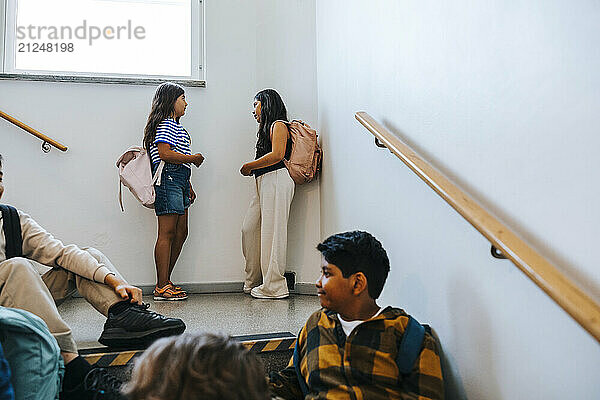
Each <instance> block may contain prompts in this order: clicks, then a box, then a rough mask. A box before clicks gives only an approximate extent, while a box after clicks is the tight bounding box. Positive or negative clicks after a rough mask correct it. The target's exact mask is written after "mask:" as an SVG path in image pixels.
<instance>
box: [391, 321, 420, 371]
mask: <svg viewBox="0 0 600 400" xmlns="http://www.w3.org/2000/svg"><path fill="white" fill-rule="evenodd" d="M424 338H425V327H424V326H423V325H421V324H420V323H419V322H418V321H417V320H416V319H414V318H413V317H411V316H410V315H409V316H408V324H407V325H406V329H405V330H404V334H403V335H402V339H401V340H400V345H399V346H398V355H397V356H396V365H397V366H398V370H399V371H400V373H401V374H408V373H409V372H410V371H411V370H412V367H413V365H414V364H415V361H417V358H418V357H419V354H421V346H422V345H423V339H424Z"/></svg>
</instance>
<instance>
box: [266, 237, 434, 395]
mask: <svg viewBox="0 0 600 400" xmlns="http://www.w3.org/2000/svg"><path fill="white" fill-rule="evenodd" d="M317 249H318V250H319V251H320V252H321V254H322V266H321V269H322V272H321V276H320V278H319V279H318V280H317V283H316V286H317V292H318V295H319V300H320V302H321V306H322V307H323V308H322V309H321V310H319V311H317V312H315V313H314V314H313V315H311V316H310V318H309V319H308V321H307V322H306V324H305V325H304V327H303V328H302V330H301V331H300V333H299V334H298V339H297V342H296V348H295V350H294V356H293V357H292V359H291V360H290V364H289V365H288V367H287V368H286V369H284V370H283V371H281V372H279V373H275V374H272V375H271V377H270V386H271V390H272V393H273V395H274V396H278V397H279V398H283V399H305V400H309V399H336V400H337V399H340V400H341V399H344V400H345V399H352V400H354V399H356V400H361V399H367V400H374V399H401V400H405V399H406V400H408V399H415V400H428V399H430V400H433V399H443V398H444V385H443V378H442V371H441V365H440V358H439V352H438V351H439V350H438V346H437V342H436V340H435V339H434V337H433V336H432V335H431V331H430V329H429V327H423V326H422V325H421V324H419V323H418V322H416V320H414V319H413V318H412V317H410V316H409V315H408V314H406V313H405V312H404V311H403V310H401V309H398V308H392V307H386V308H384V309H382V308H381V307H379V306H378V305H377V303H376V301H375V300H376V299H377V298H378V297H379V295H380V294H381V291H382V290H383V285H384V283H385V280H386V278H387V275H388V272H389V270H390V263H389V259H388V257H387V254H386V252H385V250H384V249H383V247H382V246H381V243H380V242H379V241H378V240H377V239H375V238H374V237H373V236H372V235H371V234H369V233H367V232H361V231H353V232H345V233H339V234H336V235H333V236H330V237H329V238H327V239H326V240H325V241H324V242H323V243H320V244H319V245H318V246H317Z"/></svg>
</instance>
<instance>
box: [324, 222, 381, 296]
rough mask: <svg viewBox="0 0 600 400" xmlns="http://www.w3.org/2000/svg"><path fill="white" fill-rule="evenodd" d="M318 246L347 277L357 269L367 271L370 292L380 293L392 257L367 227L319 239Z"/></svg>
mask: <svg viewBox="0 0 600 400" xmlns="http://www.w3.org/2000/svg"><path fill="white" fill-rule="evenodd" d="M317 250H319V251H320V252H321V254H323V257H325V260H326V261H327V262H328V263H330V264H334V265H335V266H337V267H338V268H339V269H340V270H341V271H342V275H343V276H344V278H348V277H349V276H350V275H352V274H355V273H357V272H362V273H363V274H365V276H366V277H367V285H368V290H369V296H371V298H373V299H377V298H378V297H379V295H380V294H381V291H382V290H383V285H384V284H385V280H386V279H387V276H388V273H389V272H390V260H389V259H388V256H387V253H386V252H385V249H384V248H383V246H382V245H381V242H379V240H377V239H375V237H374V236H373V235H371V234H370V233H369V232H364V231H352V232H343V233H337V234H335V235H332V236H329V237H328V238H327V239H325V240H324V241H323V243H319V244H318V245H317Z"/></svg>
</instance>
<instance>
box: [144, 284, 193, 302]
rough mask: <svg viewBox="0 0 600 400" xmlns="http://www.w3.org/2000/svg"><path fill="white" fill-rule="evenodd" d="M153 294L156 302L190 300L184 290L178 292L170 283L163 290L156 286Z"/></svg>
mask: <svg viewBox="0 0 600 400" xmlns="http://www.w3.org/2000/svg"><path fill="white" fill-rule="evenodd" d="M152 294H153V295H154V300H155V301H177V300H185V299H187V298H188V295H187V293H186V292H184V291H183V290H176V289H175V287H174V286H173V285H172V284H170V283H167V284H166V285H165V286H164V287H162V288H159V287H158V286H156V287H155V288H154V292H153V293H152Z"/></svg>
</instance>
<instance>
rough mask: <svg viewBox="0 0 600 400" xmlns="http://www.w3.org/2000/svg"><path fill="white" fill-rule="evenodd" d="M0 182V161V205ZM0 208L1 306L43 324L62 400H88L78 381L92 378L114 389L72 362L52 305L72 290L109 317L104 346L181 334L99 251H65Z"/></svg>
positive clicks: (75, 358) (67, 335) (23, 218)
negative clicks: (60, 367) (53, 344)
mask: <svg viewBox="0 0 600 400" xmlns="http://www.w3.org/2000/svg"><path fill="white" fill-rule="evenodd" d="M3 178H4V175H3V170H2V156H1V155H0V198H1V197H2V195H3V193H4V186H3ZM1 208H2V215H0V227H1V228H2V229H0V306H4V307H10V308H19V309H23V310H26V311H29V312H31V313H33V314H35V315H37V316H39V317H40V318H41V319H42V320H43V321H44V322H45V323H46V324H47V325H48V328H49V330H50V332H51V333H52V335H53V336H54V337H55V338H56V341H57V342H58V345H59V347H60V350H61V355H62V357H63V359H64V363H65V376H64V382H63V392H62V395H61V399H85V398H87V397H88V396H91V395H92V393H91V392H90V390H86V388H85V387H84V386H85V385H84V380H85V377H86V376H87V375H88V374H89V373H92V372H93V375H94V379H93V380H94V382H96V383H99V385H100V386H102V385H101V384H102V383H103V382H104V383H110V385H109V386H118V385H113V383H114V382H113V381H112V379H110V377H105V376H104V375H105V374H104V373H103V372H102V371H100V372H99V371H92V367H91V366H90V365H89V364H88V363H87V361H85V359H83V358H82V357H80V356H79V355H78V351H77V345H76V343H75V340H74V339H73V335H72V332H71V328H70V327H69V326H68V325H67V324H66V323H65V321H63V319H62V318H61V316H60V314H59V312H58V309H57V304H60V303H61V302H62V301H64V300H65V299H66V298H68V297H70V296H71V295H72V294H73V293H74V292H75V291H79V293H80V294H81V296H83V297H84V298H85V299H86V300H87V301H88V302H89V303H90V304H91V305H92V306H93V307H94V308H95V309H96V310H98V311H99V312H100V313H102V314H103V315H105V316H106V317H107V320H106V323H105V324H104V330H103V332H102V334H101V336H100V339H99V342H100V343H102V344H104V345H107V346H111V347H125V346H145V345H148V344H150V342H152V341H153V340H155V339H157V338H159V337H164V336H171V335H177V334H181V333H183V331H184V330H185V324H184V323H183V321H182V320H180V319H178V318H167V317H165V316H163V315H161V314H158V313H155V312H153V311H150V310H148V305H145V304H143V303H142V291H141V289H139V288H137V287H135V286H132V285H130V284H129V283H127V281H125V279H123V277H122V276H121V275H120V274H119V272H118V271H117V270H116V268H115V267H114V265H113V264H112V263H111V262H110V260H109V259H108V258H107V257H106V256H105V255H104V254H102V253H101V252H100V251H98V250H96V249H94V248H84V249H82V248H79V247H78V246H75V245H72V244H71V245H67V246H65V245H63V243H62V242H61V241H59V240H58V239H56V238H54V237H53V236H52V235H51V234H50V233H48V232H47V231H46V230H44V229H43V228H42V227H41V226H40V225H38V224H37V223H36V222H35V221H34V219H33V218H31V217H30V216H29V215H27V214H25V213H24V212H22V211H18V210H16V209H15V208H12V207H8V206H1ZM32 261H36V262H37V263H39V264H42V265H39V264H37V263H34V262H32ZM44 266H47V267H50V269H49V270H48V268H44ZM40 269H43V270H42V271H40ZM42 272H43V273H42ZM104 378H106V379H104ZM88 386H89V385H88ZM96 386H98V385H96ZM88 389H89V387H88Z"/></svg>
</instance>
